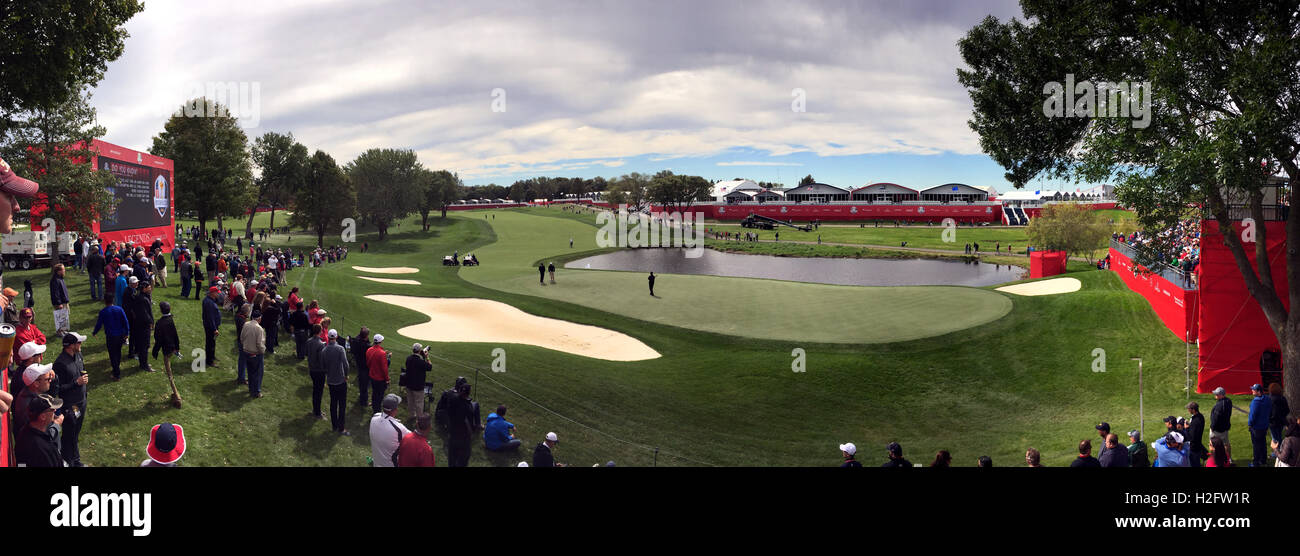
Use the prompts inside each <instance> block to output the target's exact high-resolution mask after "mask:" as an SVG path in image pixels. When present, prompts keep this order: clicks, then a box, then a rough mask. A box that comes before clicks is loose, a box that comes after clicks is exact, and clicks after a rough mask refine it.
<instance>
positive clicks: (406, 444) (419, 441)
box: [397, 413, 434, 467]
mask: <svg viewBox="0 0 1300 556" xmlns="http://www.w3.org/2000/svg"><path fill="white" fill-rule="evenodd" d="M432 427H433V416H432V415H430V414H428V413H425V414H424V415H421V416H420V417H419V418H418V419H416V420H415V430H413V431H411V432H408V433H406V436H403V437H402V442H401V445H400V446H398V448H397V466H398V467H433V466H434V459H433V447H432V446H429V429H430V428H432Z"/></svg>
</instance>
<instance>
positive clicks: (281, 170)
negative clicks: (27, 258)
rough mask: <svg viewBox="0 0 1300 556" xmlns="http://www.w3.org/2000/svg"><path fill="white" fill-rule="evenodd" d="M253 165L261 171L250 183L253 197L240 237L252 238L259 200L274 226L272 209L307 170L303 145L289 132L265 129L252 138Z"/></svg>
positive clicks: (288, 195)
mask: <svg viewBox="0 0 1300 556" xmlns="http://www.w3.org/2000/svg"><path fill="white" fill-rule="evenodd" d="M252 158H253V164H254V165H255V166H256V167H257V168H258V170H260V171H261V174H260V175H258V176H257V179H256V180H253V185H254V187H255V190H256V191H257V200H256V201H254V202H253V209H252V211H251V212H250V213H249V214H248V223H247V224H245V225H244V237H253V218H255V217H256V216H257V208H258V207H260V206H262V203H264V202H267V203H269V204H270V205H271V227H272V228H274V227H275V208H276V206H277V205H279V206H284V204H285V203H286V202H287V201H288V200H289V199H291V198H292V196H293V192H294V191H298V190H299V189H301V188H302V180H303V178H304V177H305V175H306V172H307V147H305V146H303V144H302V143H299V142H297V141H294V139H293V134H292V133H276V132H274V131H270V132H267V133H265V134H263V135H262V136H261V137H258V138H257V139H256V140H255V141H253V151H252Z"/></svg>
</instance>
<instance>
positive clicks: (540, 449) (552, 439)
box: [533, 432, 564, 467]
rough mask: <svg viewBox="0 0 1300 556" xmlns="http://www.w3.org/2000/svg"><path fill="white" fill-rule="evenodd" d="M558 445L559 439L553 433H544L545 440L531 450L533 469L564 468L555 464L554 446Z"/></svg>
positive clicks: (562, 465) (561, 464)
mask: <svg viewBox="0 0 1300 556" xmlns="http://www.w3.org/2000/svg"><path fill="white" fill-rule="evenodd" d="M559 443H560V437H558V436H556V435H555V433H553V432H548V433H546V439H544V440H542V441H541V442H538V443H537V447H536V448H533V467H564V464H563V463H555V453H554V450H555V445H556V444H559Z"/></svg>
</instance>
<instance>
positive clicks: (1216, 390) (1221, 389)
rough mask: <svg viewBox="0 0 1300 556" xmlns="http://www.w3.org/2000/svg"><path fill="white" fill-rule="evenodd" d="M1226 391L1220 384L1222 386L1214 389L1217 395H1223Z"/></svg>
mask: <svg viewBox="0 0 1300 556" xmlns="http://www.w3.org/2000/svg"><path fill="white" fill-rule="evenodd" d="M1224 392H1225V391H1224V389H1223V387H1222V386H1220V387H1218V388H1215V389H1214V395H1216V396H1222V395H1224Z"/></svg>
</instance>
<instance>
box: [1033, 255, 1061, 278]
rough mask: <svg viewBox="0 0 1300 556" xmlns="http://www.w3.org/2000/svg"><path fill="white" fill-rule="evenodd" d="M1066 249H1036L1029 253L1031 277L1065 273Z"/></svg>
mask: <svg viewBox="0 0 1300 556" xmlns="http://www.w3.org/2000/svg"><path fill="white" fill-rule="evenodd" d="M1066 260H1067V259H1066V256H1065V251H1034V252H1033V253H1030V254H1029V277H1030V278H1046V277H1048V276H1056V275H1057V274H1065V262H1066Z"/></svg>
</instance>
